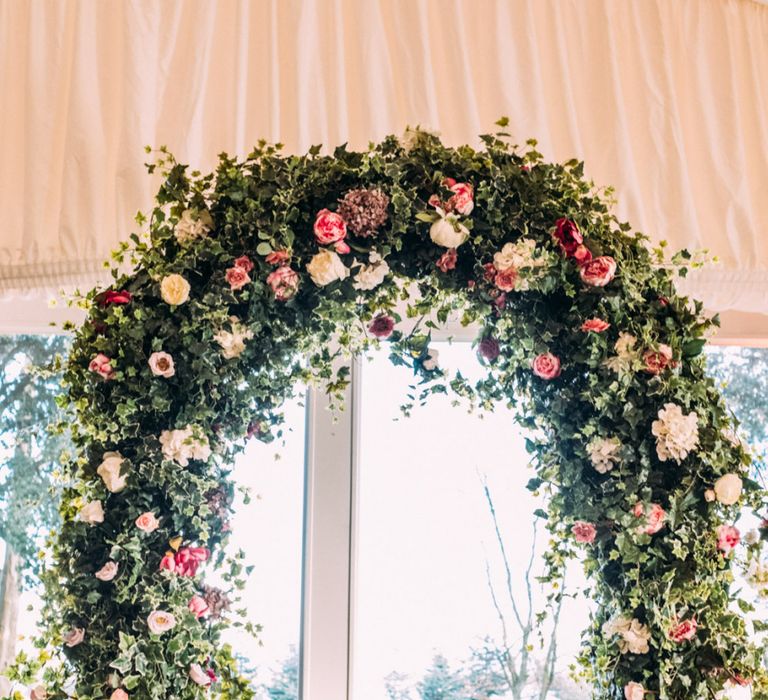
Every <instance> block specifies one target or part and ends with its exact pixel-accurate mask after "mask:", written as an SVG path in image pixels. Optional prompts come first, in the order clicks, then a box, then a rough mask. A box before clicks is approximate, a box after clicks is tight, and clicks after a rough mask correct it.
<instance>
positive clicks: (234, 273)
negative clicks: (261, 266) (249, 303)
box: [224, 261, 251, 291]
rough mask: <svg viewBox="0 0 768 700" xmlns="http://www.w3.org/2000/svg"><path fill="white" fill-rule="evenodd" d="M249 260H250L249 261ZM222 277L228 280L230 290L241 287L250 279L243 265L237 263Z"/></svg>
mask: <svg viewBox="0 0 768 700" xmlns="http://www.w3.org/2000/svg"><path fill="white" fill-rule="evenodd" d="M249 262H250V261H249ZM224 277H225V279H226V280H227V282H229V287H230V289H231V290H232V291H235V290H237V289H242V288H243V287H245V285H246V284H248V282H250V281H251V276H250V275H249V274H248V271H247V270H246V269H245V268H244V267H240V266H239V265H233V266H232V267H230V268H229V269H228V270H227V271H226V272H225V273H224Z"/></svg>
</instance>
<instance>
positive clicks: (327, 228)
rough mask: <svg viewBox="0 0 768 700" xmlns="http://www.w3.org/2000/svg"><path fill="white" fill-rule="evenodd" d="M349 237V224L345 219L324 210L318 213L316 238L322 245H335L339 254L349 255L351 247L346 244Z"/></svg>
mask: <svg viewBox="0 0 768 700" xmlns="http://www.w3.org/2000/svg"><path fill="white" fill-rule="evenodd" d="M346 237H347V224H346V222H345V221H344V219H343V218H342V217H341V216H339V214H336V213H335V212H332V211H329V210H328V209H323V210H322V211H320V212H318V214H317V218H316V219H315V238H316V239H317V242H318V243H320V244H321V245H328V244H330V243H334V244H335V245H334V248H335V249H336V252H337V253H342V254H343V253H348V252H349V246H348V245H347V244H346V243H344V239H345V238H346Z"/></svg>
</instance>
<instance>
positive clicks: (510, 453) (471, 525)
mask: <svg viewBox="0 0 768 700" xmlns="http://www.w3.org/2000/svg"><path fill="white" fill-rule="evenodd" d="M437 347H438V349H439V352H440V364H441V366H443V367H445V368H449V369H460V370H461V372H462V373H463V374H464V375H465V376H470V377H473V376H480V374H481V372H482V368H481V366H480V364H479V362H478V360H477V359H476V356H475V354H474V351H473V350H472V348H471V346H470V345H469V344H467V343H460V344H455V345H453V346H449V345H447V344H438V345H437ZM410 379H411V377H410V376H409V372H408V370H406V369H404V368H401V367H393V366H392V365H391V364H390V363H389V361H388V360H387V358H386V354H385V353H383V352H382V353H379V354H376V355H375V356H373V358H372V361H371V362H365V363H364V368H363V385H362V387H363V390H362V404H361V426H362V427H361V431H362V432H361V440H360V445H361V453H360V475H359V489H360V490H359V499H360V500H359V504H358V513H359V520H358V528H357V530H356V533H355V535H356V553H357V560H356V578H355V600H354V609H353V620H354V636H353V669H352V671H353V675H352V678H353V693H352V700H422V699H423V700H437V699H438V698H439V699H440V700H465V699H466V698H475V697H478V698H485V697H499V698H512V697H526V698H527V697H535V698H539V693H538V687H539V686H540V682H541V678H542V677H543V674H544V669H545V667H546V653H547V650H548V649H549V647H550V639H548V638H546V637H545V642H546V643H545V645H544V648H543V649H541V648H540V644H539V641H538V639H537V637H536V634H535V632H533V631H530V630H528V632H526V629H527V628H528V627H529V624H528V621H529V615H531V614H532V615H533V616H535V614H536V612H537V611H538V610H540V609H541V608H542V607H543V605H544V596H545V593H544V592H542V591H541V589H540V586H539V585H538V584H537V582H536V580H535V576H536V574H537V573H538V572H540V571H541V570H542V569H541V560H540V554H541V552H542V551H543V548H544V546H545V545H546V539H547V538H546V533H545V529H544V527H543V522H541V521H538V524H536V523H537V518H536V517H535V516H534V511H535V510H536V509H537V508H540V507H541V506H542V503H541V502H540V501H539V500H538V499H537V498H535V497H534V496H533V495H532V494H531V493H530V492H529V491H528V490H526V484H527V482H528V480H529V479H530V478H531V477H532V476H534V474H533V471H532V469H531V468H530V467H529V466H528V458H527V453H526V451H525V444H524V435H523V434H522V432H521V431H520V430H519V429H518V428H517V427H516V426H515V424H514V422H513V420H512V416H511V414H510V413H509V412H508V411H505V410H504V409H502V408H499V409H498V410H497V411H496V412H495V413H493V414H490V415H486V416H485V417H480V416H479V415H471V414H468V413H467V412H466V410H465V409H464V408H462V407H454V406H452V405H451V403H452V397H450V396H433V397H431V398H430V400H429V403H428V404H427V406H426V407H424V408H420V409H417V410H415V411H414V412H413V415H412V416H411V417H410V418H402V417H400V416H399V414H398V406H399V405H400V404H401V403H403V398H404V396H405V394H406V392H407V386H408V383H409V381H410ZM393 419H398V420H393ZM484 483H487V486H488V492H489V494H490V496H491V499H492V501H493V504H494V507H495V511H496V516H497V521H498V529H499V535H500V539H501V543H503V547H504V552H505V553H506V558H507V563H506V565H505V562H504V556H503V553H502V551H501V547H500V543H499V541H498V540H497V535H496V532H495V527H494V520H493V517H492V514H491V510H490V504H489V502H488V498H487V497H486V494H485V492H484ZM535 530H536V531H537V532H536V534H535ZM535 536H537V538H538V544H537V548H536V550H535V551H533V557H532V548H533V546H534V537H535ZM531 559H532V565H531V570H530V574H529V576H528V580H529V582H530V594H531V597H532V601H533V605H532V606H530V605H529V603H528V587H527V585H526V571H527V570H528V566H529V562H531ZM507 566H508V568H509V588H507ZM572 568H573V571H570V572H569V574H568V580H567V587H568V589H570V590H574V591H575V590H576V589H578V588H580V587H581V585H582V583H583V577H582V575H581V572H580V570H579V567H578V565H577V566H575V567H572ZM513 601H514V605H515V606H516V607H517V612H518V614H519V615H520V619H521V623H522V626H521V624H518V622H517V618H516V614H515V609H514V607H513ZM531 610H532V612H531ZM534 619H535V617H534ZM587 620H588V604H587V603H586V602H585V601H584V600H583V599H580V600H578V601H574V600H572V599H567V600H566V602H565V603H564V605H563V608H562V610H561V615H560V623H559V632H558V634H557V636H556V641H557V645H558V647H557V651H558V660H557V663H556V665H555V673H554V680H553V684H552V693H551V694H550V695H548V696H547V697H552V698H554V697H558V698H561V699H566V698H570V699H571V700H577V699H581V698H585V699H586V698H588V697H589V693H588V692H587V691H585V690H584V689H581V688H579V687H578V686H577V685H576V684H575V683H573V682H572V681H570V679H569V678H568V673H567V669H568V664H569V663H571V662H572V661H573V659H574V657H575V656H576V654H577V652H578V649H579V635H578V634H576V631H577V630H579V629H581V628H583V627H584V626H585V625H586V623H587ZM545 629H547V630H548V628H545ZM526 635H527V636H526ZM529 647H530V648H529ZM524 659H525V660H524ZM521 664H522V669H523V670H525V671H526V672H527V673H528V676H529V677H528V680H527V681H515V680H514V678H512V677H511V675H510V669H514V670H516V671H517V672H518V674H519V672H520V670H521ZM515 686H516V687H515ZM513 691H515V692H521V693H523V694H521V695H515V694H513ZM523 691H524V692H523ZM555 691H557V695H555Z"/></svg>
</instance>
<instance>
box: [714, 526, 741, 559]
mask: <svg viewBox="0 0 768 700" xmlns="http://www.w3.org/2000/svg"><path fill="white" fill-rule="evenodd" d="M740 541H741V533H740V532H739V531H738V529H737V528H735V527H733V525H721V526H720V527H718V528H717V548H718V549H719V550H720V551H721V552H722V553H723V554H725V555H728V554H730V553H731V552H732V551H733V550H734V549H736V547H737V546H738V544H739V542H740Z"/></svg>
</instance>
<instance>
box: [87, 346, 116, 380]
mask: <svg viewBox="0 0 768 700" xmlns="http://www.w3.org/2000/svg"><path fill="white" fill-rule="evenodd" d="M88 369H89V370H90V371H91V372H95V373H96V374H98V375H99V376H100V377H102V378H103V379H112V377H114V376H115V370H114V369H112V360H111V359H110V358H108V357H107V356H106V355H105V354H104V353H101V352H100V353H99V354H98V355H96V356H95V357H94V358H93V359H92V360H91V361H90V363H89V364H88Z"/></svg>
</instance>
